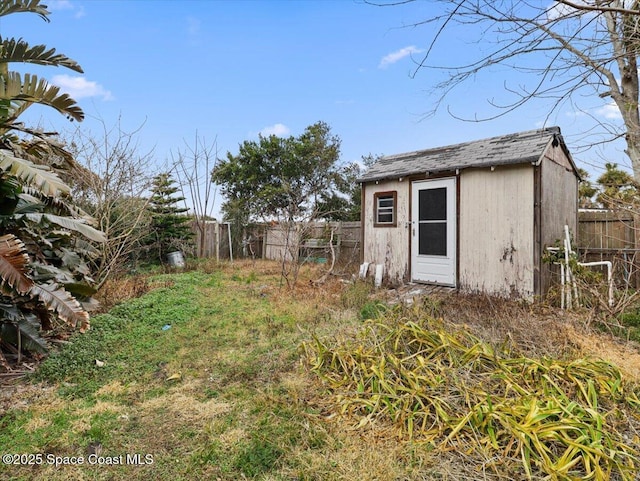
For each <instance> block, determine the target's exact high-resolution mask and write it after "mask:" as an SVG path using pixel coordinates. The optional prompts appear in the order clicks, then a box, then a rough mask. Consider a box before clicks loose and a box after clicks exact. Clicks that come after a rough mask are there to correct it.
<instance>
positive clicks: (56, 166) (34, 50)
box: [0, 0, 104, 370]
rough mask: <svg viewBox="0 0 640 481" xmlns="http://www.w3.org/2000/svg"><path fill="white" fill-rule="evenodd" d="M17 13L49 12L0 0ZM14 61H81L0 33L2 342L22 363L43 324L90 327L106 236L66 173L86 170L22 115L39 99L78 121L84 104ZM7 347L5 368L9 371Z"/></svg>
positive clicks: (40, 342) (1, 362) (38, 341)
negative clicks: (96, 264)
mask: <svg viewBox="0 0 640 481" xmlns="http://www.w3.org/2000/svg"><path fill="white" fill-rule="evenodd" d="M14 13H31V14H36V15H38V16H39V17H41V18H42V19H43V20H45V21H48V15H49V11H48V10H47V9H46V6H44V5H42V4H40V2H39V1H38V0H32V1H28V2H26V1H0V18H3V17H5V16H7V15H9V14H14ZM16 62H18V63H28V64H36V65H44V66H57V67H65V68H68V69H71V70H73V71H75V72H80V73H82V68H81V67H80V66H79V65H78V64H77V63H76V62H75V61H74V60H72V59H70V58H68V57H67V56H65V55H63V54H59V53H56V51H55V49H52V48H47V47H46V46H45V45H35V46H31V45H29V44H28V43H27V42H26V41H24V40H23V39H14V38H2V39H0V234H2V235H1V236H0V284H1V285H2V288H3V289H2V294H1V295H0V348H4V349H2V350H4V351H5V352H7V351H8V353H9V354H8V355H10V357H11V358H12V360H17V362H20V360H21V356H22V353H23V350H25V351H32V352H40V353H42V352H44V351H45V350H46V347H47V346H46V342H45V341H44V339H43V338H42V336H41V333H40V329H43V330H50V329H52V328H53V327H56V323H58V322H60V321H61V322H63V323H66V324H67V325H70V326H72V327H75V326H78V327H80V329H81V330H83V331H84V330H85V329H87V327H88V325H89V315H88V313H87V307H88V306H89V303H90V300H91V299H90V298H91V296H92V295H93V294H94V293H95V289H94V288H93V284H94V282H93V278H92V277H91V271H90V269H89V264H90V260H91V259H92V258H94V257H96V256H97V255H98V251H97V249H96V248H95V247H94V246H93V245H91V243H90V242H89V241H94V242H98V243H99V242H102V241H104V235H103V233H102V232H100V231H98V230H96V229H95V228H93V227H92V224H93V219H91V218H90V217H89V215H87V214H86V213H85V212H84V211H83V210H82V209H80V208H79V207H78V206H77V205H75V204H74V202H73V200H72V199H71V197H70V195H69V194H70V188H69V186H68V185H67V184H66V183H65V182H64V181H63V180H62V177H63V176H66V177H67V178H68V177H70V176H71V175H72V174H71V173H72V172H80V171H81V170H82V169H81V168H80V167H79V166H78V165H77V164H76V162H75V161H74V159H73V157H72V156H71V154H70V153H69V152H68V151H67V150H65V148H64V147H63V146H62V145H61V144H59V143H58V141H57V140H56V139H55V137H54V136H53V135H52V134H50V133H45V132H43V131H40V130H37V129H32V128H29V127H27V126H25V125H24V124H23V123H22V122H20V120H19V119H20V117H21V115H22V114H23V113H24V112H25V111H26V110H27V109H28V108H29V107H30V106H32V105H35V104H41V105H46V106H50V107H52V108H54V109H55V110H57V111H58V112H60V113H61V114H63V115H65V116H67V117H68V118H69V119H70V120H77V121H81V120H82V119H83V118H84V114H83V112H82V110H81V109H80V108H79V107H78V105H77V104H76V102H75V101H74V100H73V99H71V98H70V97H69V96H68V95H67V94H61V93H60V91H59V88H58V87H55V86H52V85H49V84H48V83H47V81H46V80H44V79H39V78H38V77H37V76H35V75H31V74H25V75H24V76H23V75H21V74H20V73H18V72H14V71H10V70H9V64H11V63H16ZM79 300H80V301H86V302H85V303H83V304H81V303H80V302H78V301H79ZM2 350H0V367H2V368H4V369H5V370H8V369H10V366H9V363H8V362H7V360H6V357H5V355H3V354H2Z"/></svg>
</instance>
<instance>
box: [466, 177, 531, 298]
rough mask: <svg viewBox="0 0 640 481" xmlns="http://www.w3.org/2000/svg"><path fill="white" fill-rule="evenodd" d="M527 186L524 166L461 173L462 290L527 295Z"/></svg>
mask: <svg viewBox="0 0 640 481" xmlns="http://www.w3.org/2000/svg"><path fill="white" fill-rule="evenodd" d="M533 187H534V185H533V167H532V166H530V165H520V166H513V167H497V168H496V169H495V170H494V171H491V170H490V169H467V170H464V171H462V173H461V174H460V206H459V209H460V237H459V239H460V240H459V249H460V251H459V256H460V260H459V281H460V287H461V289H462V290H466V291H471V292H487V293H489V294H495V295H500V296H522V297H524V298H531V297H532V296H533V294H534V282H533V271H534V266H533V262H532V261H533V237H534V235H533Z"/></svg>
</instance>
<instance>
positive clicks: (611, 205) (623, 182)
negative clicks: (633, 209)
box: [597, 162, 638, 209]
mask: <svg viewBox="0 0 640 481" xmlns="http://www.w3.org/2000/svg"><path fill="white" fill-rule="evenodd" d="M605 168H606V170H605V172H604V173H603V174H602V175H601V176H600V177H598V180H597V182H598V184H599V185H600V186H601V187H602V190H601V191H600V193H598V196H597V199H598V202H600V203H601V204H602V206H603V207H605V208H607V209H615V208H620V207H629V206H631V205H632V204H633V203H635V202H637V200H638V187H637V184H636V182H635V181H634V179H633V177H632V176H631V174H629V173H628V172H626V171H624V170H622V169H619V168H618V164H612V163H608V162H607V164H605Z"/></svg>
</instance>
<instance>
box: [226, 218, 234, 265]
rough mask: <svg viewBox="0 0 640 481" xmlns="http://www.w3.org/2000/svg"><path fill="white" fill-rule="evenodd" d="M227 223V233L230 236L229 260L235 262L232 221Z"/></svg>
mask: <svg viewBox="0 0 640 481" xmlns="http://www.w3.org/2000/svg"><path fill="white" fill-rule="evenodd" d="M225 224H227V234H229V235H228V237H229V262H231V263H232V264H233V246H232V245H231V222H225Z"/></svg>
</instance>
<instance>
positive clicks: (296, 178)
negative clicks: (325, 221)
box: [212, 122, 340, 222]
mask: <svg viewBox="0 0 640 481" xmlns="http://www.w3.org/2000/svg"><path fill="white" fill-rule="evenodd" d="M339 156H340V138H339V137H338V136H336V135H332V134H331V129H330V127H329V126H328V125H327V124H326V123H324V122H317V123H315V124H313V125H311V126H309V127H307V128H306V129H305V131H304V132H303V133H302V135H300V136H298V137H293V136H290V137H288V138H281V137H277V136H275V135H271V136H268V137H264V136H262V135H260V136H259V139H258V141H257V142H256V141H249V140H247V141H245V142H243V143H242V144H241V145H240V148H239V152H238V153H237V154H236V155H233V154H231V153H230V152H228V153H227V158H226V160H221V161H220V162H219V163H218V165H216V167H215V168H214V169H213V172H212V180H213V181H214V182H215V183H217V184H218V185H219V186H220V187H221V192H222V194H223V195H224V196H225V197H226V201H225V203H224V205H223V211H224V212H225V215H226V216H227V217H228V216H229V215H230V214H235V215H238V214H240V215H242V216H243V217H244V220H246V221H250V220H267V219H280V220H284V221H287V222H293V221H296V220H302V219H307V220H309V219H312V218H317V217H318V213H319V211H318V208H319V205H320V203H321V202H322V199H323V198H325V199H326V198H327V196H330V195H331V194H330V193H332V192H335V191H336V190H337V185H336V180H337V179H338V178H339V169H340V168H339V166H338V160H339Z"/></svg>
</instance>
